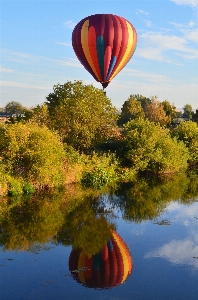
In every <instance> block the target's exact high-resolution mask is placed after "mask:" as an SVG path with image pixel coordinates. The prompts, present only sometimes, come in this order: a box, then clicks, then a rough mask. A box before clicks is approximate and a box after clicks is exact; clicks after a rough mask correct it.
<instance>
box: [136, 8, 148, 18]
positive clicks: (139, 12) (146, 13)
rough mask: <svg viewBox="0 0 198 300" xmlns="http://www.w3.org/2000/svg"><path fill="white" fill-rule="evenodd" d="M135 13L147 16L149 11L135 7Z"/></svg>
mask: <svg viewBox="0 0 198 300" xmlns="http://www.w3.org/2000/svg"><path fill="white" fill-rule="evenodd" d="M135 13H136V15H138V16H139V15H146V16H148V15H149V13H148V12H147V11H145V10H143V9H137V10H136V12H135Z"/></svg>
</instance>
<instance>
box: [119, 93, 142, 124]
mask: <svg viewBox="0 0 198 300" xmlns="http://www.w3.org/2000/svg"><path fill="white" fill-rule="evenodd" d="M121 110H122V111H121V114H120V118H119V120H118V124H119V125H123V124H125V123H127V122H128V121H130V120H133V119H137V118H141V117H142V118H143V117H144V110H143V108H142V106H141V103H140V101H137V100H136V99H135V98H133V97H132V96H130V97H129V98H128V100H127V101H125V102H124V104H123V106H122V109H121Z"/></svg>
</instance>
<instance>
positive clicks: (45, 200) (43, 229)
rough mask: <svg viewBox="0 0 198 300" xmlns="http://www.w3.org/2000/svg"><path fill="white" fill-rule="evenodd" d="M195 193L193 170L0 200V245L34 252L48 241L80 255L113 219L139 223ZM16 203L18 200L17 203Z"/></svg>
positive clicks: (99, 243)
mask: <svg viewBox="0 0 198 300" xmlns="http://www.w3.org/2000/svg"><path fill="white" fill-rule="evenodd" d="M197 197H198V174H197V173H196V172H195V171H190V172H189V173H188V174H177V175H175V176H173V177H171V178H170V177H169V178H168V177H165V178H160V179H159V178H155V177H153V176H152V177H151V176H150V177H149V176H147V177H141V178H139V179H137V180H136V181H134V182H132V183H128V184H121V185H120V187H119V188H117V189H116V191H109V190H104V191H95V190H94V191H92V190H83V189H82V188H81V187H80V186H70V187H68V188H67V190H66V191H54V192H53V193H50V192H49V191H48V192H46V193H45V194H40V195H36V196H33V197H32V198H30V199H18V200H17V199H13V200H10V199H9V200H7V201H1V202H0V246H1V247H2V248H3V249H4V250H7V249H8V250H24V251H26V250H28V251H34V249H35V245H36V244H38V243H40V244H43V245H44V244H45V243H48V242H49V241H51V242H54V243H61V244H63V245H66V246H67V245H72V246H73V248H74V249H80V250H81V251H82V252H83V255H87V256H89V257H90V256H92V255H94V254H95V253H97V252H99V251H101V249H102V247H103V246H104V244H105V243H107V241H108V240H109V239H110V237H111V232H112V230H115V229H116V217H117V216H118V214H119V210H120V211H121V213H122V215H123V218H125V219H127V220H129V221H133V222H137V223H140V222H142V221H146V220H152V219H155V218H157V217H159V215H160V214H161V213H162V211H163V210H164V209H165V208H166V206H167V205H168V204H169V203H170V202H171V201H179V202H182V203H184V204H191V203H193V202H194V201H196V200H197ZM17 201H18V202H17Z"/></svg>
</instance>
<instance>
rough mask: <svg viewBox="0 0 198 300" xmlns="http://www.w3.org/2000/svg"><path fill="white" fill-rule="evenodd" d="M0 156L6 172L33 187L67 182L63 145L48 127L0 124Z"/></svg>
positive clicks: (28, 124) (29, 124) (30, 124)
mask: <svg viewBox="0 0 198 300" xmlns="http://www.w3.org/2000/svg"><path fill="white" fill-rule="evenodd" d="M0 156H2V164H4V166H5V169H6V172H8V173H10V175H11V176H14V177H22V178H23V179H26V180H27V181H28V182H30V183H31V184H33V185H34V186H40V187H42V186H48V187H53V186H57V185H59V184H61V183H64V165H63V163H64V157H65V151H64V148H63V144H62V143H61V141H60V138H59V136H58V135H57V134H56V133H55V132H51V131H50V130H49V129H48V128H47V127H45V126H42V127H41V126H39V125H36V124H32V123H27V124H22V123H15V124H10V125H5V126H3V127H0Z"/></svg>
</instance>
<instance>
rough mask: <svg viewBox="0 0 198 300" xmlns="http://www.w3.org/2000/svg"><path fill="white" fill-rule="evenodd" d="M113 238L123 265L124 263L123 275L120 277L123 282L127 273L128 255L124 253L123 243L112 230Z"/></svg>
mask: <svg viewBox="0 0 198 300" xmlns="http://www.w3.org/2000/svg"><path fill="white" fill-rule="evenodd" d="M113 238H114V239H115V241H116V244H117V245H118V248H119V249H120V253H121V255H122V260H123V265H124V275H123V277H122V282H121V283H123V282H124V281H125V280H126V278H127V276H128V274H129V261H128V257H127V254H126V249H125V247H126V246H125V245H123V243H122V242H121V241H120V239H119V238H118V236H117V235H116V234H115V232H113Z"/></svg>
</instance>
